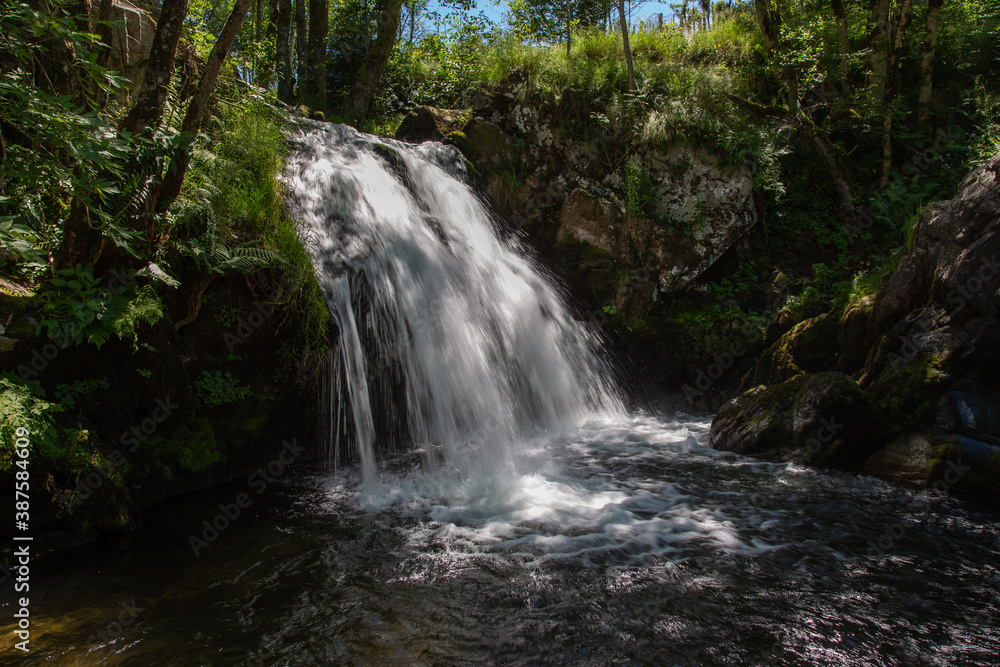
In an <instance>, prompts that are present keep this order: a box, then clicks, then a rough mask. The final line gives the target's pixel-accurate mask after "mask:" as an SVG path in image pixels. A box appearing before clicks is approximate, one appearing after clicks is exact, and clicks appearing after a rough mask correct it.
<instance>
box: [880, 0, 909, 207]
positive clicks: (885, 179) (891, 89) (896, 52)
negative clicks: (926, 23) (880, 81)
mask: <svg viewBox="0 0 1000 667" xmlns="http://www.w3.org/2000/svg"><path fill="white" fill-rule="evenodd" d="M911 3H912V0H903V6H902V7H901V9H900V14H899V23H898V24H897V25H896V26H895V30H894V33H895V38H894V39H893V44H892V49H891V50H890V52H889V63H888V67H887V69H886V77H885V103H886V109H885V120H884V121H883V123H882V178H881V179H879V187H881V188H885V187H886V186H887V185H889V178H890V177H891V176H892V114H893V111H894V110H895V107H896V103H895V99H896V83H897V82H898V81H899V58H900V55H901V54H902V51H903V36H904V35H905V34H906V28H907V27H908V26H909V25H910V7H911Z"/></svg>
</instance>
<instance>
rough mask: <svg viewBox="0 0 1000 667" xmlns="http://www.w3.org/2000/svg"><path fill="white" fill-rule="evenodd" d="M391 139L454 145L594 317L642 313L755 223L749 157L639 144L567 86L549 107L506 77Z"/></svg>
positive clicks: (425, 113)
mask: <svg viewBox="0 0 1000 667" xmlns="http://www.w3.org/2000/svg"><path fill="white" fill-rule="evenodd" d="M396 137H397V138H398V139H401V140H404V141H410V142H419V141H427V140H435V141H444V142H446V143H451V144H454V145H456V146H458V147H459V148H460V149H461V150H462V152H463V154H465V155H466V157H467V158H468V159H469V160H470V161H471V163H472V165H473V166H474V167H475V172H476V174H477V175H478V177H479V181H480V185H481V187H482V189H483V191H484V194H485V195H486V196H487V197H488V198H490V199H491V200H492V202H493V203H494V205H495V206H496V208H497V210H498V211H499V212H500V213H501V214H503V215H504V216H505V217H507V218H508V219H510V220H512V221H513V222H514V224H515V225H517V227H518V228H519V229H520V230H521V231H522V233H524V234H526V235H527V237H528V238H529V240H530V241H531V242H532V245H533V246H534V247H535V248H536V249H537V250H538V251H539V252H540V253H541V254H542V255H543V256H544V257H545V259H546V260H548V264H549V265H550V266H552V267H554V268H555V270H557V271H559V272H561V273H562V274H563V278H564V279H565V280H566V282H567V284H569V285H570V288H571V289H572V290H573V291H574V293H575V296H576V297H577V298H578V299H579V300H580V301H581V302H582V303H583V304H585V305H586V306H587V307H588V308H589V309H590V310H591V311H594V312H602V311H603V312H614V313H616V314H621V315H622V316H623V317H624V318H626V319H629V320H635V319H640V318H642V317H644V316H645V315H646V314H647V313H648V312H649V311H650V309H651V308H652V307H653V305H654V304H655V303H656V302H657V301H658V300H661V299H663V298H664V297H665V296H668V295H671V294H675V293H677V292H679V291H681V290H683V289H684V288H686V287H687V286H688V285H689V284H691V282H692V281H693V280H694V279H696V278H697V277H698V276H700V275H701V274H702V273H704V272H705V270H707V269H708V268H709V267H710V266H712V264H713V263H714V262H716V260H718V259H719V257H721V256H722V254H723V253H725V252H726V250H728V249H729V248H730V247H732V245H733V244H734V243H735V242H736V241H738V240H739V239H740V238H741V237H743V236H744V235H745V234H746V233H747V231H748V230H749V229H750V228H751V227H752V226H753V225H754V224H755V223H756V221H757V209H756V206H755V204H754V198H753V192H754V173H753V171H754V170H753V165H752V164H736V165H733V164H729V163H728V161H727V159H726V157H725V156H724V155H723V154H721V152H719V151H715V150H711V149H708V148H706V147H703V146H699V145H692V144H685V143H684V142H683V141H682V140H680V139H677V140H676V141H673V142H668V141H665V142H659V143H656V144H654V145H647V144H642V143H641V142H637V141H635V140H634V137H630V136H627V130H626V129H625V128H623V127H621V124H620V123H619V124H616V123H615V122H614V120H613V119H611V120H609V119H607V118H605V117H602V116H600V115H599V114H596V115H595V113H594V111H593V110H591V109H590V107H589V106H588V104H587V103H586V101H585V100H581V99H576V97H574V96H573V95H572V94H568V93H567V94H566V95H564V97H563V99H562V100H561V101H560V102H559V103H558V104H555V105H553V104H547V103H545V102H544V101H541V100H535V99H532V98H531V97H530V96H529V95H526V94H525V93H524V91H523V90H521V89H519V88H518V87H517V86H516V85H513V84H511V85H509V86H507V87H503V86H501V87H500V89H498V90H495V91H478V92H477V93H476V94H474V95H472V96H471V114H470V112H468V111H465V112H463V111H450V110H439V109H431V108H428V107H422V108H420V109H417V110H416V111H415V112H414V113H412V114H411V115H410V116H408V117H407V118H406V119H404V121H403V123H402V125H401V126H400V128H399V130H398V131H397V134H396Z"/></svg>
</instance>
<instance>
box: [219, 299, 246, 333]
mask: <svg viewBox="0 0 1000 667" xmlns="http://www.w3.org/2000/svg"><path fill="white" fill-rule="evenodd" d="M239 316H240V309H239V308H238V307H237V306H232V305H229V304H227V303H224V304H221V305H220V306H219V310H218V313H217V314H216V316H215V319H216V320H218V322H219V324H220V325H222V326H223V327H225V328H227V329H228V328H230V327H232V326H233V325H234V324H236V319H237V318H238V317H239Z"/></svg>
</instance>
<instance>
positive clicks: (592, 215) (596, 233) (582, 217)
mask: <svg viewBox="0 0 1000 667" xmlns="http://www.w3.org/2000/svg"><path fill="white" fill-rule="evenodd" d="M620 227H621V225H620V224H619V221H618V211H617V210H616V209H615V207H614V205H613V204H612V203H611V202H609V201H608V200H607V199H602V198H599V197H595V196H594V195H592V194H590V193H588V192H587V191H585V190H583V189H582V188H576V189H575V190H573V192H571V193H570V195H569V197H568V198H567V199H566V203H565V204H564V205H563V207H562V211H560V213H559V231H558V232H557V235H556V240H557V241H558V242H559V243H583V244H585V245H587V246H588V247H589V248H590V249H591V250H592V251H596V252H602V253H607V254H608V255H615V254H617V253H618V251H619V247H620V240H619V234H620Z"/></svg>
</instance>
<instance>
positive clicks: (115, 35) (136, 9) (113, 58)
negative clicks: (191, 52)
mask: <svg viewBox="0 0 1000 667" xmlns="http://www.w3.org/2000/svg"><path fill="white" fill-rule="evenodd" d="M139 5H140V3H133V2H129V1H128V0H114V2H113V4H112V5H111V18H110V20H111V21H112V31H111V44H110V45H109V46H110V51H109V53H108V62H107V67H108V69H111V70H114V71H118V72H121V73H122V76H124V77H125V78H126V79H128V80H129V82H130V86H129V87H130V88H131V89H132V90H135V89H136V88H138V87H139V84H140V83H141V82H142V74H143V72H144V71H145V68H146V62H147V61H148V60H149V52H150V51H151V50H152V48H153V33H155V32H156V21H155V20H153V17H152V15H151V14H150V12H149V11H148V9H147V8H143V7H142V6H139ZM147 7H152V5H148V4H147ZM99 9H100V3H94V5H93V11H94V13H95V18H96V12H97V11H99Z"/></svg>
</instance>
